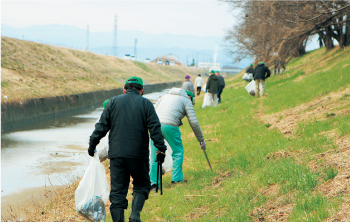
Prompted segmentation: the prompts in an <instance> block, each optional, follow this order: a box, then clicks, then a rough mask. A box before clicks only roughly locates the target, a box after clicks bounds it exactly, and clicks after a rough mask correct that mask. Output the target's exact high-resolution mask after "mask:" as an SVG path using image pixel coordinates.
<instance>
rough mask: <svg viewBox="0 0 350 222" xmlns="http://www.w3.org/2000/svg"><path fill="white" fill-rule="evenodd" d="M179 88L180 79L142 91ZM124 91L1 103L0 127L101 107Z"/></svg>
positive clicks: (151, 86) (113, 90)
mask: <svg viewBox="0 0 350 222" xmlns="http://www.w3.org/2000/svg"><path fill="white" fill-rule="evenodd" d="M172 87H181V81H175V82H166V83H157V84H150V85H145V86H144V88H145V89H144V94H147V93H152V92H159V91H162V90H164V89H168V88H172ZM122 93H123V89H122V88H117V89H112V90H103V91H95V92H88V93H81V94H72V95H66V96H56V97H48V98H37V99H29V100H25V101H22V102H9V103H1V130H6V129H11V128H14V127H17V126H21V125H25V124H28V123H30V122H35V121H38V120H43V119H47V118H52V117H56V116H62V115H69V114H74V113H78V112H81V111H83V110H87V109H93V108H97V107H100V106H102V103H103V101H105V100H106V99H108V98H111V97H114V96H117V95H120V94H122Z"/></svg>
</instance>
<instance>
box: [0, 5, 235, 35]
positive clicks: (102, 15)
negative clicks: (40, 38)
mask: <svg viewBox="0 0 350 222" xmlns="http://www.w3.org/2000/svg"><path fill="white" fill-rule="evenodd" d="M115 15H117V25H118V29H122V30H134V31H143V32H146V33H152V34H162V33H170V34H176V35H195V36H210V35H214V36H224V33H225V32H224V30H225V29H227V28H230V27H231V26H232V25H234V23H235V22H236V20H235V17H234V16H233V13H232V11H231V10H230V7H229V6H228V5H227V4H225V3H220V2H218V1H215V0H192V1H191V0H190V1H188V0H177V1H170V0H161V1H147V0H139V1H135V0H124V1H121V0H113V1H97V0H95V1H86V0H85V1H82V0H76V1H71V0H70V1H67V0H45V1H29V0H24V1H23V0H22V1H16V0H1V24H5V25H10V26H13V27H17V28H22V27H27V26H32V25H48V24H60V25H73V26H76V27H79V28H82V29H86V28H87V25H89V30H90V32H105V31H112V30H113V29H114V20H115Z"/></svg>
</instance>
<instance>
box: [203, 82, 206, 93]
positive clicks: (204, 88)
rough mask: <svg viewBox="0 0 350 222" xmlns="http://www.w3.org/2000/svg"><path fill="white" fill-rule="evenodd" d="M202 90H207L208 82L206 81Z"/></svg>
mask: <svg viewBox="0 0 350 222" xmlns="http://www.w3.org/2000/svg"><path fill="white" fill-rule="evenodd" d="M202 91H203V92H207V84H206V83H204V84H203V87H202Z"/></svg>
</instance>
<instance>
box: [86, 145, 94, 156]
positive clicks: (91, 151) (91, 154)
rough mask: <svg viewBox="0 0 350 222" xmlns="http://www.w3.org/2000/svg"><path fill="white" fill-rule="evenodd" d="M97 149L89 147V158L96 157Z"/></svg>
mask: <svg viewBox="0 0 350 222" xmlns="http://www.w3.org/2000/svg"><path fill="white" fill-rule="evenodd" d="M95 148H96V147H93V146H89V149H88V153H89V156H92V157H93V156H94V154H95Z"/></svg>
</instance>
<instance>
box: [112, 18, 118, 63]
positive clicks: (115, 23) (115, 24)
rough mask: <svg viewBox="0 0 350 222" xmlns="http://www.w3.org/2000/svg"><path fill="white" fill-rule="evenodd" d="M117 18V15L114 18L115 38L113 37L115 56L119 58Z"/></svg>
mask: <svg viewBox="0 0 350 222" xmlns="http://www.w3.org/2000/svg"><path fill="white" fill-rule="evenodd" d="M117 18H118V16H117V15H115V17H114V36H113V55H114V56H116V57H118V46H117Z"/></svg>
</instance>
